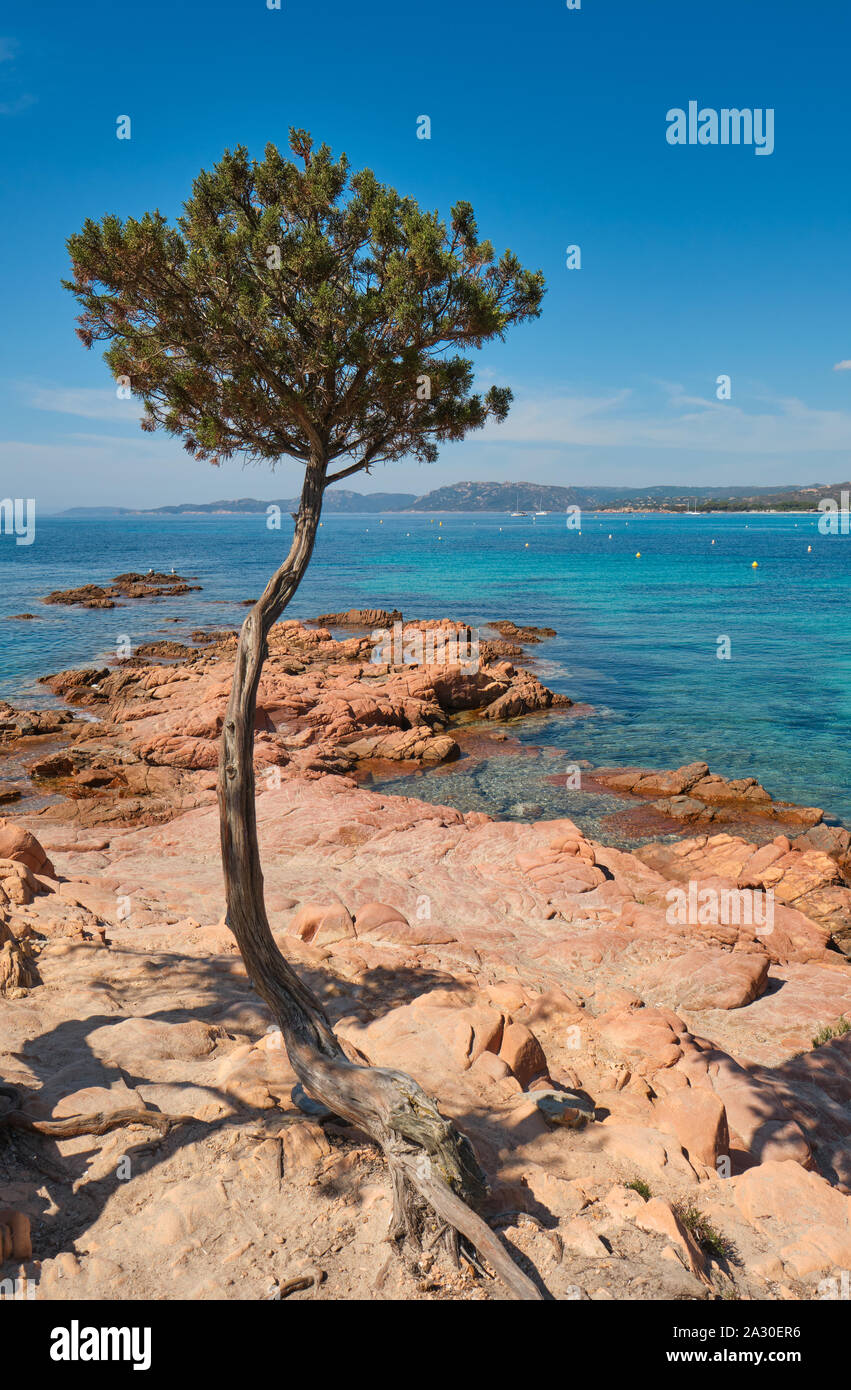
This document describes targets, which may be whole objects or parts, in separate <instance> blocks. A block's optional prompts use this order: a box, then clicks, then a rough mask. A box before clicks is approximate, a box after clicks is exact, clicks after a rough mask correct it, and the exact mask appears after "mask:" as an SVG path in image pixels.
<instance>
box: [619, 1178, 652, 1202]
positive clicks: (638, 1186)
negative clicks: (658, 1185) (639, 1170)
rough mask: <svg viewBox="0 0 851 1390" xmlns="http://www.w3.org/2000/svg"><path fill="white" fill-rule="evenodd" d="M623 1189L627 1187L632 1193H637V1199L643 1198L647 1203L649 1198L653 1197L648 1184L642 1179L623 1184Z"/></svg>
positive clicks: (634, 1179)
mask: <svg viewBox="0 0 851 1390" xmlns="http://www.w3.org/2000/svg"><path fill="white" fill-rule="evenodd" d="M624 1187H628V1188H630V1189H631V1190H632V1191H633V1192H637V1193H638V1195H639V1197H643V1198H644V1200H645V1202H649V1201H650V1198H651V1197H652V1196H653V1193H652V1191H651V1189H650V1184H649V1183H646V1182H645V1181H644V1179H643V1178H633V1179H632V1180H631V1181H630V1182H625V1183H624Z"/></svg>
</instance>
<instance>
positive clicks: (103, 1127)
mask: <svg viewBox="0 0 851 1390" xmlns="http://www.w3.org/2000/svg"><path fill="white" fill-rule="evenodd" d="M0 1096H4V1097H6V1098H7V1099H8V1100H10V1101H11V1105H10V1106H9V1107H8V1108H7V1109H5V1110H0V1126H3V1125H6V1126H7V1127H8V1128H9V1129H23V1130H27V1131H28V1132H29V1133H31V1134H44V1135H46V1136H47V1137H48V1138H49V1139H76V1138H78V1137H79V1136H80V1135H81V1134H109V1132H110V1131H111V1130H113V1129H121V1128H122V1127H123V1126H124V1125H148V1126H150V1128H152V1129H156V1130H158V1131H159V1133H160V1134H168V1132H169V1130H170V1129H171V1128H172V1127H173V1126H174V1125H180V1124H189V1123H190V1122H191V1121H192V1118H193V1117H192V1116H191V1115H162V1114H160V1112H159V1111H158V1110H144V1109H138V1110H130V1109H128V1110H113V1111H111V1112H110V1113H109V1114H107V1113H106V1112H105V1111H102V1110H98V1111H96V1112H95V1113H94V1114H92V1115H69V1116H68V1118H67V1119H66V1120H38V1119H36V1118H35V1116H33V1115H27V1114H26V1112H25V1111H23V1110H21V1109H20V1106H19V1103H18V1093H17V1091H16V1090H15V1089H14V1087H12V1086H0Z"/></svg>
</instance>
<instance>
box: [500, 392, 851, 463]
mask: <svg viewBox="0 0 851 1390" xmlns="http://www.w3.org/2000/svg"><path fill="white" fill-rule="evenodd" d="M665 390H666V391H667V400H663V401H661V402H660V401H658V400H657V399H655V398H654V400H653V401H651V400H644V399H643V398H642V397H641V396H640V395H639V394H638V393H637V392H635V391H616V392H612V393H611V394H607V395H601V396H571V395H562V396H550V397H544V396H541V397H532V396H521V395H520V394H519V393H518V395H517V398H516V400H515V403H514V406H513V407H512V409H511V411H510V413H509V416H508V419H507V421H506V422H505V423H504V424H502V425H496V424H491V425H488V426H487V427H486V429H485V431H484V432H483V434H482V436H481V438H483V439H486V440H487V442H488V444H491V445H494V444H511V445H518V444H526V445H534V446H544V447H549V448H564V447H575V446H586V447H602V448H608V449H620V448H623V449H641V448H653V449H678V450H681V451H683V452H691V451H700V452H712V453H718V454H731V453H735V454H776V455H786V456H788V455H789V454H798V453H800V454H810V455H811V454H816V453H822V452H835V451H841V450H851V412H848V411H843V410H817V409H813V408H811V407H810V406H808V405H806V404H805V403H804V402H803V401H800V400H796V399H795V398H794V397H789V398H779V399H772V400H768V401H759V402H758V403H757V405H756V408H754V407H753V406H752V407H751V408H746V407H745V406H741V405H738V404H736V400H735V382H734V383H733V392H734V396H733V400H732V401H717V400H715V399H714V398H704V397H701V396H689V395H687V394H686V393H685V391H684V389H683V388H682V387H679V386H675V385H670V384H669V385H667V386H666V388H665Z"/></svg>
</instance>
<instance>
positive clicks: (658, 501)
mask: <svg viewBox="0 0 851 1390" xmlns="http://www.w3.org/2000/svg"><path fill="white" fill-rule="evenodd" d="M843 490H846V491H851V482H847V483H812V484H808V485H806V486H804V485H801V484H794V485H790V486H789V487H778V486H776V485H775V486H773V487H771V486H770V487H701V486H699V485H695V486H688V487H684V486H681V485H677V484H670V485H669V484H660V485H658V486H653V487H643V488H639V487H632V488H630V487H556V486H554V485H553V484H548V483H480V482H466V483H453V484H452V486H451V487H439V488H436V489H435V490H434V491H433V492H427V493H426V494H425V495H424V496H423V497H415V496H414V494H413V493H412V492H350V491H349V490H348V489H347V488H329V489H328V491H327V492H326V494H325V502H324V506H323V510H324V511H325V512H326V513H331V514H334V513H337V514H341V513H346V512H349V513H353V514H357V513H365V512H366V513H375V512H497V513H503V514H504V513H507V512H514V511H522V512H535V511H545V512H563V511H566V510H567V508H568V507H571V506H573V507H580V508H582V510H583V511H611V512H615V511H633V512H658V511H682V512H684V511H694V510H697V511H706V512H708V511H733V512H747V511H760V510H763V511H796V512H799V511H814V510H815V509H816V508H817V507H818V503H819V500H820V499H821V498H822V497H836V498H837V499H838V498H839V494H840V492H841V491H843ZM273 505H275V506H278V507H280V509H281V511H282V512H284V513H286V512H294V511H296V510H297V509H298V498H297V497H283V498H276V499H270V500H269V501H263V500H262V499H259V498H257V497H238V498H232V499H230V500H229V501H219V502H180V503H177V504H174V505H171V506H167V507H152V508H149V509H147V510H144V511H143V510H141V509H140V510H135V509H134V508H132V507H71V508H69V509H68V510H67V511H65V512H62V513H61V515H62V516H189V515H202V516H228V515H231V514H239V513H246V514H251V513H257V512H265V511H266V509H267V507H270V506H273Z"/></svg>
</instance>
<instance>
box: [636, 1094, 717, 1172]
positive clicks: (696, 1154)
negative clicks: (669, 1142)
mask: <svg viewBox="0 0 851 1390" xmlns="http://www.w3.org/2000/svg"><path fill="white" fill-rule="evenodd" d="M653 1117H654V1123H655V1124H656V1126H657V1128H658V1129H661V1130H664V1131H665V1132H666V1133H668V1134H673V1135H675V1136H676V1138H677V1139H678V1140H679V1142H680V1143H681V1144H682V1146H683V1148H684V1149H685V1152H686V1155H687V1157H688V1158H689V1160H690V1161H691V1163H692V1164H694V1163H695V1162H698V1163H704V1164H706V1166H707V1167H709V1168H714V1167H715V1162H716V1159H717V1158H718V1157H719V1155H726V1156H728V1155H729V1153H730V1134H729V1131H728V1128H727V1112H726V1110H725V1109H724V1105H723V1102H722V1101H721V1099H720V1098H719V1097H718V1096H716V1095H713V1094H712V1093H711V1092H710V1091H704V1090H692V1089H690V1088H686V1089H684V1090H677V1091H673V1092H672V1093H671V1094H669V1095H667V1096H666V1097H665V1098H664V1100H661V1101H659V1102H658V1103H657V1104H656V1105H655V1106H654V1107H653Z"/></svg>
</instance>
